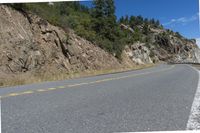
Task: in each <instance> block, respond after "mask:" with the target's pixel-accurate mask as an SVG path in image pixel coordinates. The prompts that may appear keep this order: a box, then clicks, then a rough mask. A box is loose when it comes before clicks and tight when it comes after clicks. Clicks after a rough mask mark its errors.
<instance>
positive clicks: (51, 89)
mask: <svg viewBox="0 0 200 133" xmlns="http://www.w3.org/2000/svg"><path fill="white" fill-rule="evenodd" d="M48 90H50V91H52V90H56V88H48Z"/></svg>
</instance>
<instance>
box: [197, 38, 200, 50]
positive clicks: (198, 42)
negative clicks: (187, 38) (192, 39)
mask: <svg viewBox="0 0 200 133" xmlns="http://www.w3.org/2000/svg"><path fill="white" fill-rule="evenodd" d="M196 43H197V45H198V46H199V48H200V38H196Z"/></svg>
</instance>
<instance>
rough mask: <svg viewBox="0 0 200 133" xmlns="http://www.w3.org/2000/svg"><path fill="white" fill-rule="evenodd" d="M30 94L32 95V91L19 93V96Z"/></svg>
mask: <svg viewBox="0 0 200 133" xmlns="http://www.w3.org/2000/svg"><path fill="white" fill-rule="evenodd" d="M32 93H34V92H33V91H24V92H21V93H19V95H25V94H32Z"/></svg>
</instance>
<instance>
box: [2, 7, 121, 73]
mask: <svg viewBox="0 0 200 133" xmlns="http://www.w3.org/2000/svg"><path fill="white" fill-rule="evenodd" d="M0 51H1V52H0V75H5V74H10V73H15V74H17V73H25V72H35V71H40V72H45V71H48V72H52V73H56V72H58V71H64V72H66V73H67V72H77V71H83V70H99V69H111V68H119V67H123V66H122V64H120V63H119V61H118V60H117V59H116V58H115V57H114V56H112V55H110V54H109V53H107V52H105V51H104V50H102V49H101V48H99V47H97V46H95V45H93V44H92V43H90V42H89V41H87V40H85V39H83V38H81V37H79V36H77V35H76V34H74V33H73V31H72V30H70V29H68V30H67V31H64V30H63V29H61V28H59V27H56V26H53V25H51V24H49V23H48V22H47V21H45V20H43V19H41V18H40V17H38V16H36V15H33V14H23V13H21V12H18V11H15V10H13V9H12V8H10V7H7V6H5V5H0Z"/></svg>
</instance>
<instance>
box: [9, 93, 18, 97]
mask: <svg viewBox="0 0 200 133" xmlns="http://www.w3.org/2000/svg"><path fill="white" fill-rule="evenodd" d="M18 95H19V93H10V94H9V95H8V96H10V97H12V96H18Z"/></svg>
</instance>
